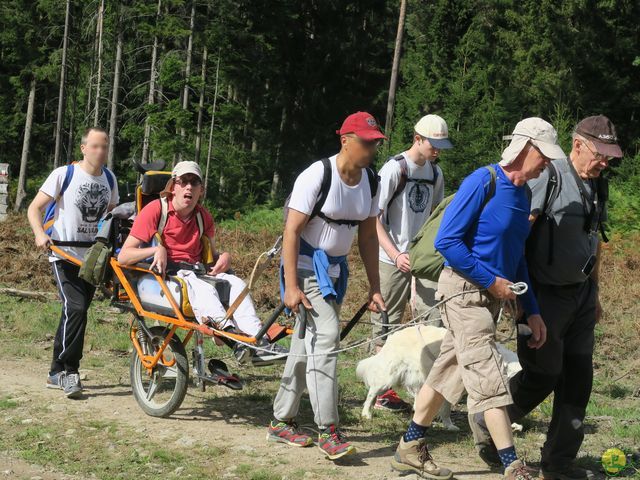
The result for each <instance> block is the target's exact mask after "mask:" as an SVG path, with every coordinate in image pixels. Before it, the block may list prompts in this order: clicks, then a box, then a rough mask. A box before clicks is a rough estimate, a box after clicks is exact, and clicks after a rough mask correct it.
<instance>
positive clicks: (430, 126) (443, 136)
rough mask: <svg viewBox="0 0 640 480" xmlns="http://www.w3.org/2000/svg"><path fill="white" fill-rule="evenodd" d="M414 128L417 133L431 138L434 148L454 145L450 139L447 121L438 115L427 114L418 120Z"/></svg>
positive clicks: (439, 148) (440, 148)
mask: <svg viewBox="0 0 640 480" xmlns="http://www.w3.org/2000/svg"><path fill="white" fill-rule="evenodd" d="M413 129H414V130H415V132H416V133H417V134H419V135H422V136H423V137H425V138H426V139H427V140H429V143H430V144H431V146H432V147H433V148H437V149H438V150H443V149H447V148H453V145H452V144H451V142H450V141H449V129H448V128H447V122H445V121H444V118H442V117H440V116H438V115H425V116H424V117H422V118H421V119H420V120H418V123H416V125H415V127H413Z"/></svg>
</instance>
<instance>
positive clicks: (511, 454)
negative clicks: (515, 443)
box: [498, 447, 518, 468]
mask: <svg viewBox="0 0 640 480" xmlns="http://www.w3.org/2000/svg"><path fill="white" fill-rule="evenodd" d="M498 456H499V457H500V461H501V462H502V466H503V467H504V468H507V467H508V466H509V465H511V464H512V463H513V462H515V461H516V460H517V459H518V456H517V455H516V447H508V448H503V449H502V450H498Z"/></svg>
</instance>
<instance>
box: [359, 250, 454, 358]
mask: <svg viewBox="0 0 640 480" xmlns="http://www.w3.org/2000/svg"><path fill="white" fill-rule="evenodd" d="M378 269H379V272H380V293H381V294H382V298H384V303H385V305H386V307H387V315H388V316H389V325H398V324H400V323H402V319H403V317H404V311H405V309H406V307H407V303H408V302H409V300H410V299H412V296H413V299H412V300H413V302H412V303H413V305H412V306H411V313H412V315H411V317H412V318H415V317H417V316H419V315H422V314H424V313H425V312H427V311H428V310H429V308H431V306H433V305H435V303H436V300H435V294H436V289H437V288H438V283H437V282H432V281H430V280H423V279H418V278H416V279H415V292H412V288H411V283H412V281H413V277H412V276H411V273H410V272H402V271H400V270H398V268H397V267H396V266H395V265H389V264H388V263H385V262H382V261H380V262H378ZM412 293H413V295H412ZM420 320H421V321H423V322H424V321H428V322H429V325H433V326H436V327H441V326H442V319H441V318H440V310H439V309H437V308H436V309H433V310H431V311H430V312H429V313H428V314H426V315H425V316H424V317H422V318H421V319H420ZM371 321H372V322H376V323H380V322H381V321H382V318H381V316H380V314H379V313H375V312H372V313H371ZM382 333H383V332H382V327H380V326H379V325H374V326H373V335H374V337H378V336H380V335H382ZM385 341H386V339H384V338H379V339H377V340H376V341H375V345H377V346H382V345H384V343H385Z"/></svg>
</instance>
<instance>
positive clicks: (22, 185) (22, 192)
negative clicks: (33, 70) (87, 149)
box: [13, 77, 36, 212]
mask: <svg viewBox="0 0 640 480" xmlns="http://www.w3.org/2000/svg"><path fill="white" fill-rule="evenodd" d="M35 103H36V79H35V77H34V78H32V79H31V87H30V89H29V101H28V102H27V118H26V120H25V122H24V138H23V139H22V156H21V157H20V175H19V176H18V192H17V193H16V203H15V205H14V206H13V209H14V211H16V212H17V211H18V210H20V209H21V208H22V204H23V203H24V199H25V198H26V197H27V190H26V186H27V160H28V159H29V144H30V143H31V126H32V125H33V106H34V105H35Z"/></svg>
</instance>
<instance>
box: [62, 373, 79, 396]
mask: <svg viewBox="0 0 640 480" xmlns="http://www.w3.org/2000/svg"><path fill="white" fill-rule="evenodd" d="M63 386H64V394H65V395H66V396H67V398H80V397H81V396H82V383H80V375H79V374H78V373H68V374H66V375H65V377H64V383H63Z"/></svg>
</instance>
